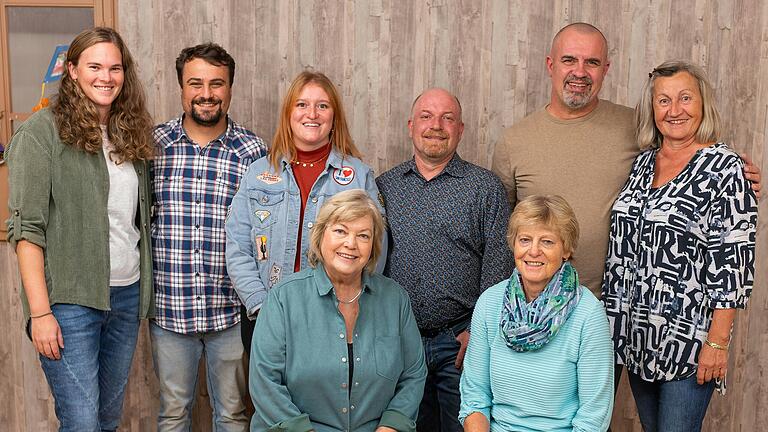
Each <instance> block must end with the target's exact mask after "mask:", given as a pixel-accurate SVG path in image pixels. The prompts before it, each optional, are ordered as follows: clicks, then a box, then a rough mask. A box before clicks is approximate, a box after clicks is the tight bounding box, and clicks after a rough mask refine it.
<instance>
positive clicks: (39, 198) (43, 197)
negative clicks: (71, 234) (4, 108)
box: [6, 130, 51, 249]
mask: <svg viewBox="0 0 768 432" xmlns="http://www.w3.org/2000/svg"><path fill="white" fill-rule="evenodd" d="M6 159H7V162H8V174H9V177H8V182H9V185H10V190H9V196H8V208H9V210H10V215H11V217H10V219H9V220H8V221H7V224H8V242H9V243H10V244H11V246H12V247H14V248H15V247H16V244H17V243H18V242H19V241H20V240H27V241H29V242H31V243H34V244H35V245H37V246H39V247H41V248H43V249H45V247H46V241H45V232H46V228H47V225H48V211H49V208H50V200H51V170H50V162H51V154H50V147H49V146H47V145H45V143H44V142H43V140H42V139H41V137H37V136H35V135H33V134H31V133H29V132H27V131H24V130H22V131H19V132H18V133H17V134H16V135H15V136H14V137H13V139H12V140H11V142H10V144H9V145H8V149H7V151H6Z"/></svg>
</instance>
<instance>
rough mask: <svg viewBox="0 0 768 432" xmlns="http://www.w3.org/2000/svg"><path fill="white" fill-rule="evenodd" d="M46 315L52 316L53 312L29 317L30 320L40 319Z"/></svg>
mask: <svg viewBox="0 0 768 432" xmlns="http://www.w3.org/2000/svg"><path fill="white" fill-rule="evenodd" d="M48 315H53V311H48V312H46V313H44V314H40V315H30V318H42V317H44V316H48Z"/></svg>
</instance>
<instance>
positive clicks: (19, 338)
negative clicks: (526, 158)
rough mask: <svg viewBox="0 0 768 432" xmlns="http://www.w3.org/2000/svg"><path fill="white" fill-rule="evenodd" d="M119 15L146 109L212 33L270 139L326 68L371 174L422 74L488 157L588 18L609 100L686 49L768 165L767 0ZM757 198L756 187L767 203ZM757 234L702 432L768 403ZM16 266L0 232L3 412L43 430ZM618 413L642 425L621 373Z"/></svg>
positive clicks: (145, 381) (401, 137) (204, 6)
mask: <svg viewBox="0 0 768 432" xmlns="http://www.w3.org/2000/svg"><path fill="white" fill-rule="evenodd" d="M118 14H119V19H118V23H119V27H120V30H121V33H122V34H123V36H124V37H125V39H126V40H127V43H128V45H129V46H130V48H131V50H132V52H133V55H134V57H135V58H136V60H137V61H138V63H139V65H140V67H141V76H142V78H143V80H144V82H145V85H146V90H147V94H148V97H149V100H150V108H151V111H152V113H153V115H154V116H155V120H156V121H158V122H161V121H165V120H167V119H169V118H171V117H174V116H176V115H178V114H179V113H180V103H179V91H178V85H177V82H176V77H175V70H174V66H173V60H174V59H175V57H176V55H177V54H178V52H179V51H180V50H181V49H182V48H184V47H185V46H189V45H193V44H196V43H199V42H203V41H215V42H218V43H220V44H221V45H223V46H224V47H225V48H227V49H228V50H229V52H230V53H231V54H232V55H233V56H234V57H235V59H236V61H237V75H236V77H235V83H234V84H235V85H234V99H233V103H232V107H231V111H230V112H231V114H232V116H233V118H234V119H235V120H237V121H239V122H240V123H242V124H244V125H245V126H247V127H249V128H251V129H252V130H254V131H255V132H256V133H257V134H258V135H260V136H262V137H264V138H265V139H266V140H268V141H269V140H270V139H271V137H272V134H273V130H274V127H275V124H276V121H277V111H278V107H279V104H280V101H281V98H282V95H283V94H284V92H285V90H286V88H287V86H288V84H289V83H290V81H291V79H292V78H293V77H294V76H295V75H296V74H297V73H298V72H300V71H301V70H303V69H304V68H314V69H317V70H320V71H323V72H325V73H326V74H327V75H329V76H330V77H331V79H332V80H333V81H334V82H335V83H336V84H337V86H338V88H339V89H340V91H341V94H342V95H343V99H344V104H345V107H346V109H347V112H348V117H349V121H350V125H351V129H352V135H353V137H354V138H355V140H356V143H357V145H358V146H359V147H360V149H361V151H362V152H363V154H364V155H365V157H364V160H365V161H366V162H367V163H369V164H370V165H371V166H373V167H374V168H375V169H376V171H377V172H383V171H384V170H386V169H389V168H390V167H392V166H394V165H395V164H397V163H400V162H402V161H403V160H405V159H406V158H408V157H410V155H411V145H410V143H409V141H408V139H407V133H406V120H407V117H408V114H409V109H410V106H411V101H412V100H413V98H414V96H416V95H417V94H418V93H419V92H420V91H421V90H422V89H423V88H425V87H428V86H444V87H447V88H449V89H452V90H453V91H454V92H455V93H456V94H457V95H458V96H459V98H460V99H461V102H462V105H463V108H464V122H465V123H466V129H465V132H464V139H463V141H462V143H461V145H460V147H459V152H460V154H461V155H462V156H463V157H464V158H465V159H467V160H469V161H472V162H475V163H477V164H479V165H482V166H486V167H487V166H489V165H490V162H491V155H492V152H493V147H494V143H495V141H496V140H497V138H498V137H499V135H500V134H501V131H502V129H503V128H504V127H506V126H509V125H511V124H512V123H514V122H515V121H517V120H519V119H521V118H522V117H523V116H525V115H526V114H528V113H530V112H531V111H533V110H535V109H537V108H540V107H542V106H543V105H544V104H545V103H546V102H547V101H548V99H549V87H550V86H549V79H548V76H547V74H546V70H545V67H544V58H545V56H546V54H547V52H548V50H549V45H550V42H551V38H552V36H553V35H554V33H555V32H556V31H557V30H558V29H559V28H560V27H562V26H563V25H565V24H567V23H569V22H575V21H587V22H590V23H593V24H595V25H597V26H598V27H599V28H601V29H602V30H603V31H604V32H605V34H606V37H607V38H608V41H609V47H610V58H611V61H612V65H611V68H610V71H609V74H608V77H607V79H606V81H605V83H604V86H603V90H602V93H601V94H602V96H603V98H606V99H610V100H612V101H614V102H617V103H621V104H625V105H629V106H634V104H635V103H636V102H637V99H638V95H639V92H640V89H641V87H642V85H643V83H644V82H645V79H646V78H647V73H648V72H649V71H650V69H652V68H653V67H654V66H656V65H657V64H659V63H661V62H662V61H663V60H665V59H669V58H683V59H689V60H693V61H695V62H697V63H699V64H701V65H703V66H704V67H705V68H706V69H707V71H708V72H709V74H710V76H711V79H712V82H713V84H714V85H715V87H716V89H717V93H718V97H719V107H720V111H721V113H722V115H723V117H724V120H725V130H726V138H727V141H728V142H730V143H731V144H733V145H734V146H735V147H736V148H738V149H740V150H743V151H745V152H747V153H748V154H750V155H751V157H752V158H753V159H754V160H755V161H757V163H758V164H761V166H762V169H763V171H766V170H768V152H766V151H764V150H765V148H766V144H767V143H768V140H767V139H766V135H765V130H766V127H768V78H766V77H768V2H762V1H760V0H731V1H722V0H721V1H718V0H695V1H694V0H680V1H671V0H664V1H654V0H621V1H600V0H549V1H536V2H533V1H524V0H463V1H458V0H408V1H393V0H367V1H366V0H357V1H355V0H273V1H250V0H233V1H223V0H215V1H206V0H120V1H119V6H118ZM606 145H607V146H608V145H610V143H606ZM766 205H767V204H766V200H765V199H763V200H762V204H761V213H762V214H763V215H766V214H768V213H766ZM759 231H760V232H759V236H758V240H759V248H758V272H757V274H758V280H757V285H756V287H755V290H754V293H753V297H752V301H751V302H750V305H749V309H748V311H746V312H745V313H741V314H740V315H739V318H738V321H737V325H736V327H737V328H736V336H735V338H736V339H735V341H734V348H733V350H732V366H731V371H732V372H731V374H730V376H729V386H730V387H729V393H728V395H727V396H726V397H717V396H715V397H714V398H713V402H712V404H711V406H710V409H709V413H708V417H707V420H706V428H705V429H706V430H708V431H756V430H763V429H765V428H766V427H768V411H766V410H765V409H761V408H760V407H764V406H766V405H767V404H768V381H766V380H765V379H764V378H763V377H764V375H765V373H766V369H767V368H768V332H766V329H768V313H766V312H767V311H766V309H768V292H766V288H768V280H767V279H766V277H765V276H766V271H765V269H766V268H768V250H767V249H766V246H768V244H767V243H768V241H767V240H768V235H767V234H766V232H767V231H768V230H766V229H765V226H762V227H761V228H760V230H759ZM15 268H16V267H15V260H14V258H13V253H12V251H10V249H9V248H8V247H7V245H5V244H0V286H2V288H3V289H2V290H1V291H0V307H2V310H3V311H5V313H3V314H0V328H2V329H3V330H5V331H3V332H2V333H0V361H1V362H2V367H0V388H4V389H6V391H4V392H2V393H0V401H1V403H0V407H3V409H0V424H4V425H6V426H4V428H6V427H7V428H8V430H18V431H26V430H50V429H52V428H53V427H54V426H55V424H56V422H55V417H54V415H53V411H52V403H51V401H50V398H49V396H48V393H47V388H46V384H45V381H44V378H43V376H42V373H41V372H40V370H39V366H38V365H37V362H36V360H35V356H34V354H33V352H32V351H31V345H30V344H29V343H28V342H27V341H26V339H25V336H23V334H22V332H21V322H20V321H21V316H20V308H19V305H18V298H17V288H16V284H17V276H16V275H15V273H16V270H15ZM146 336H147V332H146V328H142V337H141V341H140V344H139V347H138V350H137V354H136V358H135V361H134V369H133V372H132V377H131V381H130V384H129V385H130V388H129V390H128V395H127V397H126V406H125V416H124V422H123V427H124V428H123V429H122V430H126V431H148V430H153V429H154V416H155V414H156V412H157V406H158V402H157V382H156V379H155V377H154V373H153V370H152V361H151V355H150V353H149V348H148V338H147V337H146ZM207 406H208V403H207V401H206V400H205V395H202V396H201V397H200V398H199V400H198V403H197V405H196V415H195V423H196V426H195V430H200V431H202V430H210V413H209V409H208V408H207ZM6 407H7V408H6ZM613 426H614V430H616V431H640V430H641V428H640V425H639V422H638V421H637V419H636V413H635V410H634V408H633V403H632V400H631V396H630V394H629V392H628V389H627V386H626V383H623V384H622V387H621V389H620V392H619V395H618V397H617V406H616V409H615V411H614V419H613Z"/></svg>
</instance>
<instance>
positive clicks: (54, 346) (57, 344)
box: [30, 314, 64, 360]
mask: <svg viewBox="0 0 768 432" xmlns="http://www.w3.org/2000/svg"><path fill="white" fill-rule="evenodd" d="M30 330H32V331H31V333H32V343H33V344H34V345H35V349H36V350H37V352H39V353H40V354H42V355H44V356H46V357H48V358H49V359H51V360H59V359H61V353H60V352H59V349H63V348H64V337H63V336H62V334H61V328H60V327H59V322H58V321H56V317H54V316H53V314H49V315H45V316H42V317H40V318H33V319H32V324H31V328H30Z"/></svg>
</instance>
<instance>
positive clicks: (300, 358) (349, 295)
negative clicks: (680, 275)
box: [249, 189, 610, 432]
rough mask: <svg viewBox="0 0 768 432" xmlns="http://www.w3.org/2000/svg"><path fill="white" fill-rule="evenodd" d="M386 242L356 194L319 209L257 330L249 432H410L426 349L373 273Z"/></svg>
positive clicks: (400, 302) (394, 288)
mask: <svg viewBox="0 0 768 432" xmlns="http://www.w3.org/2000/svg"><path fill="white" fill-rule="evenodd" d="M384 232H385V231H384V221H383V218H382V216H381V213H380V212H379V210H378V207H377V206H376V204H375V202H374V201H373V200H372V199H371V198H370V197H369V196H368V194H367V193H366V192H365V191H363V190H360V189H354V190H350V191H344V192H340V193H338V194H336V195H335V196H333V197H332V198H329V199H327V200H326V202H325V204H324V205H323V207H321V208H320V211H319V213H318V215H317V219H316V221H315V226H314V228H313V229H312V231H311V234H310V241H309V243H310V244H309V248H310V251H309V264H310V268H308V269H306V270H303V271H301V272H299V273H295V274H293V275H291V276H289V277H287V278H285V279H284V280H283V281H282V282H281V283H279V284H277V285H276V286H275V287H274V288H272V289H271V290H270V291H269V294H268V295H267V299H266V301H265V302H264V305H263V306H262V308H261V312H260V313H259V315H258V319H257V321H256V328H255V330H254V334H253V348H252V351H251V360H250V383H249V385H250V391H251V398H252V399H253V404H254V406H255V408H256V412H255V414H254V415H253V418H252V420H251V431H265V430H268V431H296V432H304V431H316V432H331V431H334V432H335V431H352V430H354V431H358V432H374V431H375V432H391V431H415V430H416V422H415V421H416V412H417V410H418V407H419V402H421V397H422V393H423V391H424V380H425V379H426V365H425V363H424V349H423V348H422V344H421V337H420V335H419V330H418V328H417V326H416V321H415V319H414V317H413V312H412V311H411V304H410V301H409V300H408V295H407V294H406V292H405V291H404V290H403V289H402V288H401V287H400V286H399V285H398V284H397V283H396V282H395V281H393V280H391V279H389V278H386V277H384V276H381V275H379V274H377V273H374V272H373V270H374V267H375V264H376V260H377V258H378V257H379V256H380V254H381V249H382V247H381V239H382V236H383V235H384ZM601 310H602V309H601ZM609 345H610V344H609ZM609 351H610V346H609Z"/></svg>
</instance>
